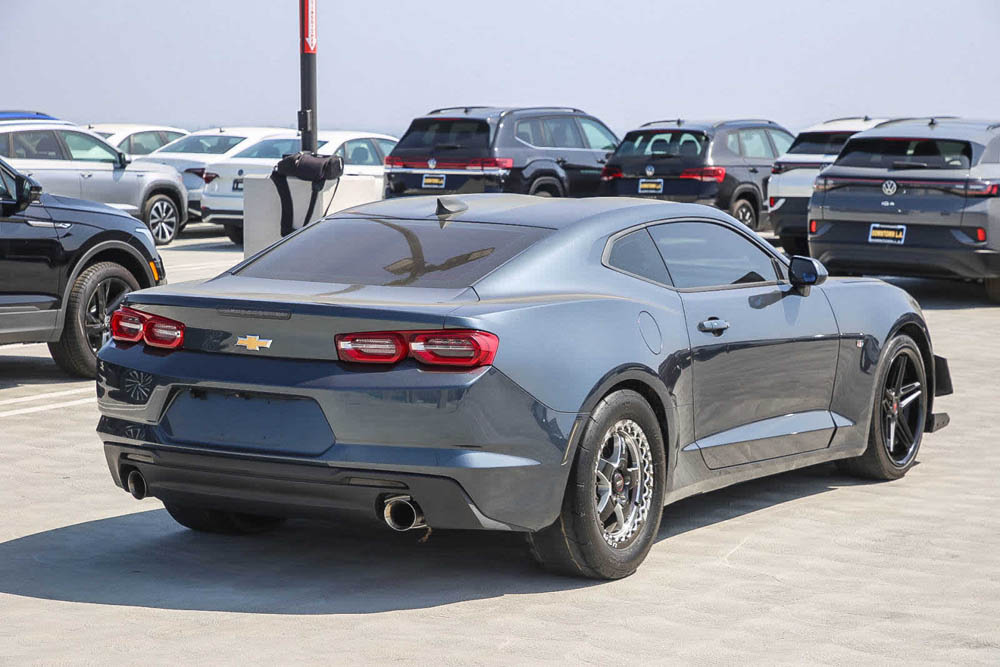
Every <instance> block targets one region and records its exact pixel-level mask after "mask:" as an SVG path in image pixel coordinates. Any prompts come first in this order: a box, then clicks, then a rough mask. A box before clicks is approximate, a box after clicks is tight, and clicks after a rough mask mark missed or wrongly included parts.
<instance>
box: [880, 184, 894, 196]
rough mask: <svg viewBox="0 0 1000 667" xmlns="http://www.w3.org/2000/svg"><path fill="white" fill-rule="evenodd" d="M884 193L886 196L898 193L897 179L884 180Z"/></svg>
mask: <svg viewBox="0 0 1000 667" xmlns="http://www.w3.org/2000/svg"><path fill="white" fill-rule="evenodd" d="M882 194H884V195H885V196H886V197H891V196H893V195H894V194H896V181H882Z"/></svg>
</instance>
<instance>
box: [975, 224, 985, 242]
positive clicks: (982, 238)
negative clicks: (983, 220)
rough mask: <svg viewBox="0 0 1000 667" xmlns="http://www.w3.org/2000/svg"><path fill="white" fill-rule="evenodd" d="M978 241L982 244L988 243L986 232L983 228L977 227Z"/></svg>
mask: <svg viewBox="0 0 1000 667" xmlns="http://www.w3.org/2000/svg"><path fill="white" fill-rule="evenodd" d="M976 240H977V241H979V242H980V243H984V242H985V241H986V230H985V229H983V228H982V227H976Z"/></svg>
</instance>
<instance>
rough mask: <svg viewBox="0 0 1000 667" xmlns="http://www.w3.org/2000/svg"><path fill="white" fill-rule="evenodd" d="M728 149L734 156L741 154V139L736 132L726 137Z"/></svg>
mask: <svg viewBox="0 0 1000 667" xmlns="http://www.w3.org/2000/svg"><path fill="white" fill-rule="evenodd" d="M726 149H727V150H728V151H729V152H730V153H732V154H733V155H739V154H740V137H739V135H738V134H736V133H735V132H730V133H729V134H727V135H726Z"/></svg>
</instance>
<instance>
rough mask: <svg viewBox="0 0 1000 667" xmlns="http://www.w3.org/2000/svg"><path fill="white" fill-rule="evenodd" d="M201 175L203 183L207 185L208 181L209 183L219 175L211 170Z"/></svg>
mask: <svg viewBox="0 0 1000 667" xmlns="http://www.w3.org/2000/svg"><path fill="white" fill-rule="evenodd" d="M201 177H202V179H204V181H205V185H208V184H209V183H211V182H212V181H214V180H215V179H217V178H218V177H219V175H218V174H215V173H213V172H211V171H206V172H205V173H204V174H202V176H201Z"/></svg>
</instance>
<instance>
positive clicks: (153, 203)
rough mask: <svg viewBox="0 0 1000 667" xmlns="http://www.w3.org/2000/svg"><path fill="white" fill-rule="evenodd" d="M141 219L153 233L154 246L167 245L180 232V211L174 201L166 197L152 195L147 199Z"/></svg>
mask: <svg viewBox="0 0 1000 667" xmlns="http://www.w3.org/2000/svg"><path fill="white" fill-rule="evenodd" d="M142 219H143V222H145V223H146V226H147V227H149V231H151V232H152V233H153V241H154V242H156V245H167V244H168V243H170V242H171V241H173V240H174V238H175V237H176V236H177V232H178V231H180V221H181V214H180V211H179V210H178V209H177V204H176V203H174V200H173V199H171V198H170V197H168V196H167V195H153V196H152V197H150V198H149V199H147V200H146V205H145V206H144V207H143V215H142Z"/></svg>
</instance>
